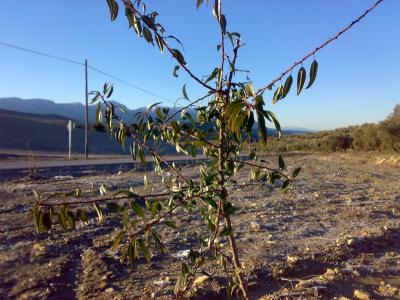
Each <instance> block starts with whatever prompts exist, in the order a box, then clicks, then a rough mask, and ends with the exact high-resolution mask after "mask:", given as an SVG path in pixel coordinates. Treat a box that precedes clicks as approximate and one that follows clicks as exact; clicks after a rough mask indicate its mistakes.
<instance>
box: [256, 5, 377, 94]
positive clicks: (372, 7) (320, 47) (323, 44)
mask: <svg viewBox="0 0 400 300" xmlns="http://www.w3.org/2000/svg"><path fill="white" fill-rule="evenodd" d="M382 2H383V0H378V1H376V2H375V4H374V5H372V6H371V7H370V8H369V9H367V10H366V11H365V12H364V13H363V14H362V15H361V16H359V17H358V18H357V19H355V20H354V21H352V22H351V23H350V24H349V25H347V26H346V27H345V28H343V29H342V30H340V31H339V32H338V33H336V34H335V35H334V36H332V37H331V38H330V39H328V40H327V41H325V42H324V43H322V44H321V45H320V46H318V47H317V48H315V49H314V50H313V51H311V52H310V53H308V54H306V55H305V56H304V57H303V58H302V59H300V60H298V61H296V62H295V63H293V64H292V65H291V66H290V67H289V68H287V69H286V70H285V71H284V72H283V73H282V74H281V75H280V76H278V77H277V78H275V79H274V80H272V81H271V82H270V83H268V84H267V85H265V86H264V87H262V88H260V89H258V90H257V91H256V92H255V94H256V95H257V94H259V93H261V92H263V91H265V90H266V89H268V88H270V87H272V86H273V85H274V84H275V83H276V82H277V81H279V80H281V79H282V78H283V77H284V76H285V75H286V74H288V73H289V72H291V71H292V70H293V69H294V68H295V67H296V66H298V65H300V64H302V63H303V62H304V61H305V60H306V59H307V58H309V57H310V56H313V55H315V53H317V52H318V51H320V50H321V49H322V48H324V47H326V46H327V45H329V44H330V43H332V42H333V41H334V40H336V39H338V38H339V37H340V36H341V35H342V34H343V33H345V32H346V31H348V30H349V29H350V28H351V27H353V26H354V25H355V24H357V23H358V22H360V21H361V20H362V19H363V18H364V17H365V16H366V15H368V14H369V13H370V12H371V11H373V10H374V9H375V8H376V7H377V6H378V5H379V4H381V3H382Z"/></svg>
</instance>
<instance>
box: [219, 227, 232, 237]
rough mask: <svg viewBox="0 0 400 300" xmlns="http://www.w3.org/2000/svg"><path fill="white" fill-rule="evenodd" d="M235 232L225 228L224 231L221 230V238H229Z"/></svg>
mask: <svg viewBox="0 0 400 300" xmlns="http://www.w3.org/2000/svg"><path fill="white" fill-rule="evenodd" d="M232 232H233V230H232V228H231V227H225V228H224V229H222V230H221V232H220V234H219V236H220V237H224V236H228V235H230V234H231V233H232Z"/></svg>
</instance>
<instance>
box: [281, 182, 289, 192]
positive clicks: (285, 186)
mask: <svg viewBox="0 0 400 300" xmlns="http://www.w3.org/2000/svg"><path fill="white" fill-rule="evenodd" d="M289 184H290V180H285V181H284V182H283V183H282V190H284V189H286V188H287V187H288V186H289Z"/></svg>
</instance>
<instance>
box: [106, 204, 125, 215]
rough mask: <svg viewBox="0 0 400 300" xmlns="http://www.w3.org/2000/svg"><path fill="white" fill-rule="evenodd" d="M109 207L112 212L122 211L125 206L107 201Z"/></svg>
mask: <svg viewBox="0 0 400 300" xmlns="http://www.w3.org/2000/svg"><path fill="white" fill-rule="evenodd" d="M107 209H108V211H109V212H110V213H120V212H122V209H123V208H122V207H121V206H120V205H118V204H117V203H115V202H107Z"/></svg>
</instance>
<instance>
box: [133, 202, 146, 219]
mask: <svg viewBox="0 0 400 300" xmlns="http://www.w3.org/2000/svg"><path fill="white" fill-rule="evenodd" d="M131 207H132V210H133V212H134V213H135V214H137V215H138V216H139V217H141V218H142V219H144V210H143V208H142V207H141V206H140V204H139V203H137V202H136V201H132V202H131Z"/></svg>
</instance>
